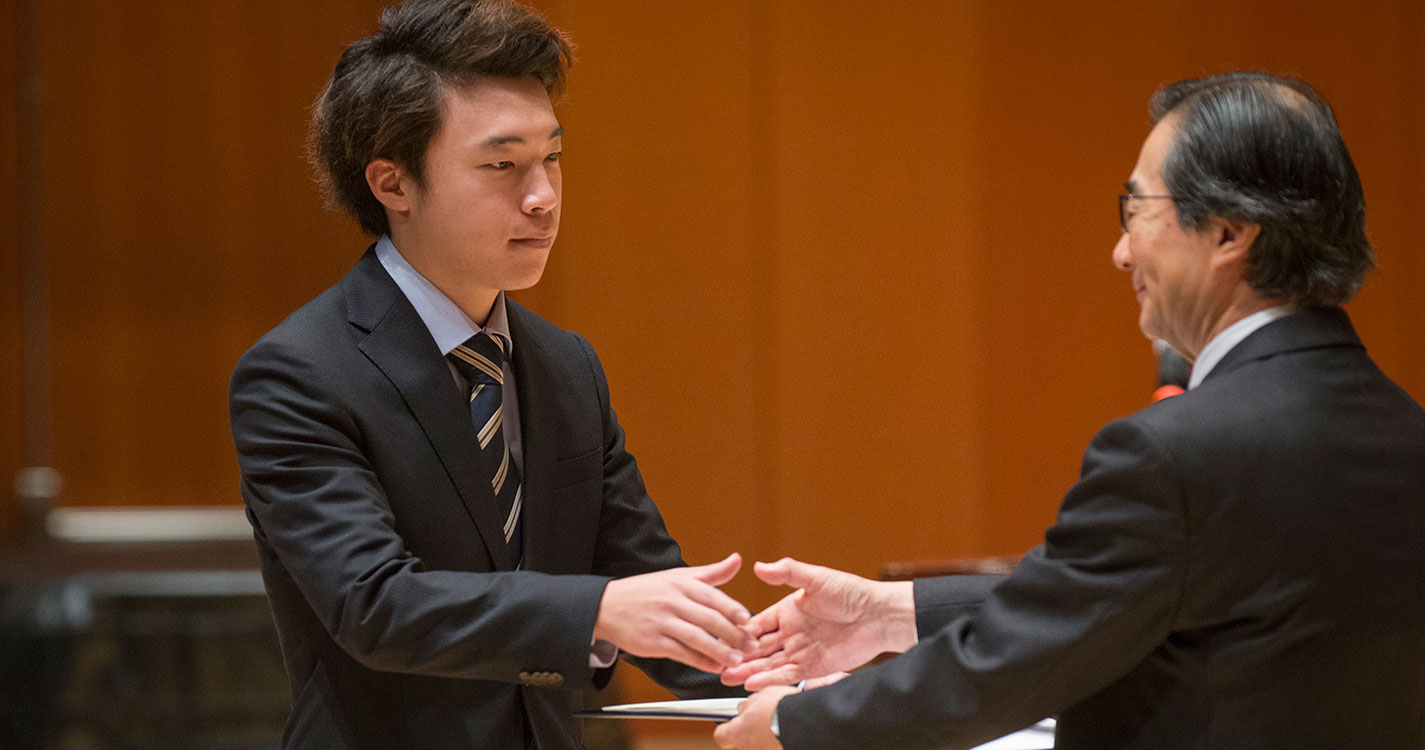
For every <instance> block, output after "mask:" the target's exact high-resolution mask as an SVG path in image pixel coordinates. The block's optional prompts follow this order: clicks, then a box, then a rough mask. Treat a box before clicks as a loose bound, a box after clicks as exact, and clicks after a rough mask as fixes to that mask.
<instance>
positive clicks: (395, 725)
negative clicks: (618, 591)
mask: <svg viewBox="0 0 1425 750" xmlns="http://www.w3.org/2000/svg"><path fill="white" fill-rule="evenodd" d="M508 313H509V322H510V332H511V336H512V338H513V339H514V341H515V346H514V360H513V362H512V367H513V370H514V374H515V378H516V383H517V386H518V393H519V398H520V420H521V430H522V440H523V445H524V473H523V491H524V506H523V507H524V510H523V519H524V529H525V541H524V565H523V569H522V570H518V571H515V570H512V569H511V564H510V559H509V554H508V550H507V547H506V545H505V541H504V537H503V535H502V531H501V528H502V520H503V519H502V518H501V514H500V512H499V510H498V509H497V505H496V500H495V497H494V495H493V494H492V492H491V490H490V484H489V481H488V480H487V479H485V478H484V477H482V476H480V475H479V474H478V469H477V466H476V463H475V460H474V456H475V455H476V447H475V446H476V437H475V433H474V428H473V427H472V425H471V422H470V417H469V411H468V407H467V406H466V404H465V399H464V398H463V397H462V394H460V393H459V391H458V388H457V386H456V385H455V382H454V380H453V379H452V377H451V374H450V372H449V369H448V368H447V366H446V363H445V361H444V360H443V358H442V357H441V355H440V352H439V351H438V350H437V348H436V345H435V342H434V341H433V340H432V338H431V336H430V333H429V331H428V330H427V329H426V327H425V325H424V324H423V323H422V321H421V319H420V317H419V315H418V314H417V313H416V311H415V308H413V307H412V306H411V304H410V303H409V302H408V301H407V300H406V298H405V296H404V295H402V294H401V292H400V289H399V288H398V287H397V286H396V284H395V282H393V281H392V280H391V278H390V276H389V275H387V273H386V271H385V269H384V268H382V266H381V264H380V262H379V261H378V260H377V259H376V257H375V254H374V253H373V252H371V251H368V252H367V253H366V255H365V256H364V257H363V258H362V259H361V260H360V262H358V263H357V265H356V266H355V268H353V269H352V270H351V272H350V273H348V274H347V275H346V277H345V278H343V279H342V281H341V282H340V283H339V284H337V285H336V286H334V287H332V288H331V289H329V290H327V291H326V292H325V293H323V294H322V295H321V296H320V297H318V298H317V299H315V300H313V301H312V302H311V303H309V304H307V305H306V306H304V307H303V308H302V309H300V310H298V311H297V312H295V313H294V314H293V315H292V316H291V317H289V318H288V319H287V320H285V321H284V322H283V323H282V324H281V325H279V326H278V327H277V328H275V329H274V330H272V331H271V332H270V333H268V334H267V335H266V336H264V337H263V338H262V339H261V340H260V341H259V342H258V343H257V344H256V345H255V346H254V347H253V348H252V349H251V350H250V351H249V352H247V354H245V355H244V356H243V358H242V360H241V361H240V362H239V363H238V365H237V369H236V370H235V372H234V373H233V380H232V390H231V394H230V409H231V417H232V427H233V438H234V441H235V442H236V445H237V453H238V462H239V465H240V467H241V469H242V493H243V498H244V500H245V502H246V504H247V508H248V516H249V518H250V519H251V521H252V524H253V527H254V533H255V536H256V538H257V543H258V547H259V550H260V553H261V561H262V572H263V578H264V580H265V581H266V584H267V590H268V595H269V597H270V600H271V603H272V610H273V615H274V617H275V619H276V623H277V629H278V633H279V635H280V638H281V642H282V650H283V656H284V659H285V661H286V664H287V670H288V674H289V676H290V679H291V683H292V695H293V711H292V715H291V717H290V719H289V721H288V725H287V730H286V733H285V738H284V741H283V745H284V747H289V748H322V749H323V750H325V749H327V748H358V747H359V748H381V749H382V750H390V749H392V748H421V749H422V750H425V749H427V748H457V747H460V748H475V747H478V748H482V749H484V748H499V749H504V748H509V749H511V750H516V749H518V750H523V745H524V743H525V742H527V741H528V738H527V737H526V738H525V739H523V740H522V739H521V737H523V736H524V735H526V734H528V733H529V731H530V730H532V732H533V734H534V736H535V737H536V738H537V740H538V746H539V747H540V748H545V749H546V750H548V749H551V748H574V747H579V745H580V743H579V740H578V736H579V731H578V723H577V720H576V719H574V718H573V717H572V716H571V709H572V708H574V707H576V706H577V704H578V698H579V696H578V693H577V692H575V691H576V690H577V689H592V688H593V687H596V686H598V687H602V686H603V684H604V683H606V682H607V680H608V678H609V674H608V671H609V670H599V671H598V673H596V671H595V670H593V669H591V668H590V667H589V650H590V643H591V642H592V634H593V627H594V619H595V615H596V613H597V611H598V606H599V600H600V597H601V596H602V594H603V589H604V585H605V584H606V583H607V582H608V581H609V579H610V578H611V577H620V576H626V575H631V574H635V573H642V572H647V571H652V570H657V569H662V568H668V567H673V566H677V565H681V564H683V562H682V559H681V556H680V553H679V549H678V546H677V544H676V543H674V541H673V540H672V538H670V537H669V535H668V532H667V530H666V529H665V527H664V524H663V521H662V518H661V517H660V516H659V514H658V511H657V509H656V508H655V507H654V505H653V502H652V501H651V500H650V499H649V497H648V495H647V493H646V492H645V490H644V486H643V480H642V479H641V478H640V476H639V473H638V468H637V466H636V465H635V463H634V459H633V456H631V455H630V454H629V453H628V452H627V451H626V450H625V449H624V436H623V430H622V429H621V428H620V427H619V425H618V422H617V421H616V419H615V417H614V413H613V411H612V410H611V409H610V408H609V395H608V386H607V383H606V382H605V380H604V373H603V369H602V368H601V367H600V365H599V361H598V359H597V357H596V356H595V355H594V351H593V349H592V348H590V346H589V344H588V343H587V342H586V341H584V339H583V338H581V337H580V336H578V335H577V334H574V333H570V332H567V331H563V330H560V329H558V328H556V327H554V326H553V325H550V324H549V323H547V322H546V321H544V320H542V319H541V318H539V317H538V316H536V315H534V314H533V313H531V312H530V311H528V310H526V309H525V308H523V307H521V306H519V305H518V304H515V303H514V302H513V301H510V302H509V303H508ZM634 661H640V660H634ZM640 667H641V668H644V670H645V671H648V672H649V673H650V674H652V675H653V676H654V678H655V679H657V680H659V681H660V682H661V683H663V684H664V685H665V686H666V687H668V688H670V689H672V690H673V691H674V692H675V693H679V694H680V695H685V696H692V695H708V694H725V693H726V692H727V688H724V687H722V686H721V685H719V684H718V683H717V681H716V678H714V677H712V676H710V675H707V674H705V673H702V672H695V671H694V670H690V669H686V668H683V667H680V666H678V665H675V664H672V663H669V662H664V661H660V660H649V661H640ZM526 716H527V718H526ZM526 722H527V724H526Z"/></svg>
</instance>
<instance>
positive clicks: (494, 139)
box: [480, 125, 564, 148]
mask: <svg viewBox="0 0 1425 750" xmlns="http://www.w3.org/2000/svg"><path fill="white" fill-rule="evenodd" d="M562 135H564V126H563V125H560V126H559V127H557V128H555V129H554V130H553V131H552V132H551V133H550V134H549V140H551V141H552V140H554V139H555V138H558V137H560V136H562ZM525 143H526V141H525V139H524V138H522V137H520V136H517V135H496V136H491V137H489V138H486V139H485V140H484V141H482V142H481V143H480V145H481V146H484V147H485V148H499V147H500V146H508V145H510V144H514V145H517V146H523V145H524V144H525Z"/></svg>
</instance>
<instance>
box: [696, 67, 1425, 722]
mask: <svg viewBox="0 0 1425 750" xmlns="http://www.w3.org/2000/svg"><path fill="white" fill-rule="evenodd" d="M1151 109H1152V114H1153V119H1154V122H1155V126H1154V127H1153V130H1152V132H1151V133H1149V135H1148V138H1147V140H1146V141H1145V142H1144V144H1143V148H1142V151H1141V153H1140V154H1139V158H1138V163H1137V165H1136V167H1135V168H1134V170H1133V173H1132V177H1131V179H1130V180H1129V181H1128V185H1127V188H1128V193H1127V194H1125V195H1123V196H1120V198H1119V211H1120V219H1121V222H1122V225H1123V234H1122V236H1121V237H1120V239H1119V241H1118V244H1117V245H1116V246H1115V247H1114V249H1113V262H1114V263H1115V264H1116V265H1117V266H1118V267H1119V268H1121V269H1122V270H1124V271H1126V272H1129V273H1131V278H1132V288H1133V291H1134V293H1135V294H1136V295H1137V298H1138V302H1139V305H1140V313H1139V324H1140V326H1141V328H1142V329H1143V332H1144V333H1146V334H1147V335H1149V336H1150V337H1154V338H1161V339H1164V340H1166V341H1167V342H1168V343H1169V344H1170V345H1171V346H1172V347H1173V348H1174V349H1175V350H1177V351H1178V352H1180V353H1182V354H1183V355H1184V356H1186V357H1187V358H1188V359H1190V360H1193V370H1192V375H1191V379H1190V381H1189V389H1188V391H1187V392H1186V393H1185V394H1183V395H1180V396H1176V397H1174V398H1170V399H1167V400H1165V401H1161V402H1159V403H1157V404H1154V405H1152V406H1150V407H1148V408H1147V409H1144V410H1143V411H1140V412H1139V413H1137V414H1134V415H1132V416H1130V417H1127V418H1124V419H1120V420H1117V421H1115V422H1113V423H1111V424H1109V425H1108V426H1106V427H1105V428H1104V429H1103V430H1102V431H1101V432H1100V433H1099V434H1098V435H1097V436H1096V437H1095V438H1094V440H1093V443H1092V444H1091V445H1090V446H1089V448H1088V451H1087V454H1086V455H1085V457H1084V463H1083V470H1082V474H1081V476H1080V479H1079V481H1078V483H1077V484H1076V485H1075V486H1074V487H1073V488H1072V489H1071V490H1070V491H1069V493H1068V495H1067V497H1065V499H1064V502H1063V505H1062V507H1061V508H1060V511H1059V518H1058V522H1057V523H1056V524H1055V525H1054V526H1053V527H1052V528H1050V529H1049V531H1048V534H1047V536H1046V538H1045V543H1044V544H1043V545H1042V546H1040V547H1038V548H1036V549H1035V550H1033V551H1031V552H1030V553H1029V554H1028V555H1027V556H1026V557H1025V558H1024V560H1023V562H1022V563H1021V564H1020V565H1019V567H1018V569H1017V570H1016V571H1015V572H1014V573H1013V574H1012V575H1010V576H1008V577H1007V578H1003V579H1002V580H994V579H986V578H980V577H973V576H969V577H964V578H944V579H926V580H918V581H914V582H904V583H875V582H872V581H867V580H865V579H861V578H858V577H856V576H852V575H850V574H847V573H842V572H838V571H833V570H830V569H827V568H819V567H816V566H811V565H806V564H804V563H799V562H796V561H794V560H782V561H780V562H777V563H773V564H771V565H767V566H763V565H761V564H759V567H758V575H759V576H760V577H762V578H763V579H764V580H767V581H768V582H770V583H773V584H778V585H782V584H785V585H790V586H795V587H797V588H799V589H800V590H799V591H798V592H796V593H794V594H793V595H791V596H790V597H788V598H786V599H784V600H783V601H782V602H780V603H778V604H777V605H774V606H773V607H771V608H769V609H768V610H767V611H765V612H763V613H762V614H759V615H758V616H757V618H755V620H754V623H753V628H752V630H753V632H756V633H758V634H759V635H760V636H761V640H762V646H763V648H764V652H765V653H764V656H762V657H761V658H759V659H755V660H752V661H750V662H748V663H746V664H744V665H742V666H740V667H738V668H734V669H732V670H730V671H729V672H728V673H727V674H726V675H725V677H726V679H727V680H728V681H730V682H740V681H742V680H744V679H746V680H747V685H748V686H749V687H751V688H754V689H757V688H764V687H766V689H765V690H763V691H762V692H761V693H758V694H757V695H755V696H754V697H753V698H752V699H751V700H749V701H748V702H747V703H746V704H744V705H743V709H744V711H743V714H742V715H741V716H740V717H739V718H738V719H737V720H735V721H733V722H730V723H728V724H725V725H723V726H722V727H720V728H718V730H717V731H716V733H715V736H716V739H717V741H718V744H719V745H721V746H722V747H726V748H732V747H737V748H745V749H747V750H763V749H764V748H777V747H783V746H785V747H787V748H796V749H797V750H801V749H803V748H807V749H810V748H815V749H816V750H838V749H840V748H847V749H848V750H849V749H850V748H864V747H895V748H903V749H913V748H966V747H971V746H973V745H975V744H978V743H981V742H984V741H985V740H988V739H990V738H992V737H996V736H999V735H1002V734H1005V733H1008V732H1011V731H1013V730H1017V729H1019V728H1021V727H1024V726H1026V725H1028V724H1030V723H1032V722H1034V721H1036V720H1038V719H1040V718H1042V717H1045V716H1055V715H1056V716H1058V733H1057V737H1056V740H1055V747H1057V748H1061V749H1067V750H1128V749H1130V748H1131V749H1135V750H1136V749H1142V750H1149V749H1150V748H1151V749H1152V750H1172V749H1173V748H1288V747H1289V748H1294V749H1298V750H1300V749H1303V748H1321V749H1322V750H1326V749H1328V748H1330V749H1333V750H1335V749H1339V748H1346V747H1361V748H1366V747H1401V748H1404V747H1421V746H1422V744H1425V635H1422V634H1425V597H1422V596H1421V595H1420V592H1421V591H1422V590H1425V555H1422V554H1421V550H1422V549H1425V411H1422V410H1421V408H1420V406H1419V405H1418V404H1417V403H1416V402H1415V401H1414V400H1412V399H1411V398H1410V396H1409V395H1407V394H1406V393H1405V392H1404V391H1402V390H1401V389H1400V388H1399V387H1398V386H1396V385H1395V384H1394V383H1392V382H1391V381H1390V380H1389V379H1387V378H1386V377H1385V375H1383V374H1382V373H1381V371H1380V370H1379V369H1378V368H1377V367H1376V365H1375V363H1374V362H1372V361H1371V358H1370V357H1369V356H1368V355H1367V354H1366V351H1365V348H1364V347H1363V346H1362V345H1361V341H1360V339H1359V338H1357V336H1356V333H1355V331H1354V330H1353V329H1352V326H1351V322H1350V319H1349V318H1348V317H1347V315H1346V312H1345V311H1344V310H1343V309H1341V307H1340V305H1341V304H1343V303H1345V302H1346V301H1348V300H1349V299H1351V298H1352V297H1353V296H1354V295H1355V294H1356V292H1357V290H1358V289H1359V288H1360V286H1361V282H1362V279H1363V278H1364V275H1365V272H1366V271H1367V270H1368V269H1369V268H1370V267H1371V265H1372V259H1371V249H1370V243H1369V242H1368V241H1367V240H1366V235H1365V200H1364V197H1363V194H1362V191H1361V182H1360V179H1359V178H1358V177H1357V174H1356V169H1355V166H1354V165H1353V164H1352V162H1351V158H1350V155H1349V154H1348V153H1347V151H1346V147H1345V144H1344V142H1343V141H1342V139H1341V135H1340V132H1339V131H1338V129H1337V126H1336V122H1335V118H1334V116H1333V115H1332V113H1331V109H1330V107H1328V106H1327V104H1326V102H1325V101H1323V100H1322V99H1321V97H1320V96H1319V95H1318V94H1317V93H1316V92H1315V91H1314V90H1312V89H1311V88H1310V87H1309V86H1307V85H1306V84H1304V83H1302V82H1300V81H1295V80H1289V79H1282V78H1277V77H1274V76H1269V75H1266V74H1261V73H1240V74H1229V75H1224V76H1216V77H1211V78H1204V79H1198V80H1190V81H1183V82H1180V83H1176V84H1173V85H1170V86H1167V87H1165V88H1163V89H1161V90H1160V91H1159V92H1158V93H1157V94H1156V95H1155V96H1154V97H1153V102H1152V106H1151ZM887 651H890V652H905V653H903V654H901V655H900V656H898V657H896V658H894V659H891V660H890V661H888V662H886V663H884V664H880V665H877V666H873V667H869V668H867V669H865V670H862V671H860V672H858V673H856V674H854V675H851V676H849V677H847V678H845V679H843V680H840V681H838V682H835V683H834V684H831V685H829V686H827V687H824V688H818V689H813V690H807V691H805V692H803V693H800V694H796V693H795V692H794V691H793V690H792V689H790V688H787V687H767V686H771V685H778V684H790V683H791V682H795V681H796V680H799V679H802V678H805V677H816V676H818V675H827V674H829V673H834V672H835V671H836V670H845V669H850V668H852V667H855V666H857V665H859V664H862V663H864V662H865V661H867V660H868V659H870V658H871V657H873V656H875V655H876V654H879V653H882V652H887ZM777 735H780V739H779V738H778V736H777Z"/></svg>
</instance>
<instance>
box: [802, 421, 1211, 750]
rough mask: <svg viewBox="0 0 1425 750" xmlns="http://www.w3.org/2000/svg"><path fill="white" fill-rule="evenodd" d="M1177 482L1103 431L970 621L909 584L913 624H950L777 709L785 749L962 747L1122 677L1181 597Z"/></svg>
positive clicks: (936, 588) (1129, 427) (1140, 450)
mask: <svg viewBox="0 0 1425 750" xmlns="http://www.w3.org/2000/svg"><path fill="white" fill-rule="evenodd" d="M1176 477H1177V473H1176V471H1175V467H1174V462H1173V459H1172V457H1171V456H1170V455H1169V454H1168V453H1167V451H1166V450H1164V448H1163V447H1162V445H1161V444H1160V443H1159V441H1158V440H1157V439H1156V438H1155V437H1154V436H1153V434H1151V433H1150V432H1149V431H1148V429H1147V428H1146V427H1144V426H1142V425H1141V424H1140V423H1138V422H1135V421H1133V420H1132V419H1131V418H1130V419H1125V420H1119V421H1117V422H1114V423H1111V424H1109V425H1108V426H1106V427H1105V428H1104V429H1103V430H1102V431H1101V432H1100V433H1099V434H1098V435H1097V436H1096V437H1095V439H1094V441H1093V443H1092V444H1091V445H1090V446H1089V449H1088V451H1087V453H1086V454H1085V457H1084V466H1083V470H1082V473H1081V477H1080V480H1079V482H1078V483H1077V484H1076V485H1075V486H1074V487H1073V488H1072V489H1071V490H1070V491H1069V494H1068V496H1067V497H1066V498H1065V500H1064V503H1063V506H1062V508H1061V509H1060V514H1059V520H1058V522H1057V523H1056V524H1055V526H1054V527H1052V528H1051V529H1050V530H1049V532H1048V534H1047V536H1046V540H1045V544H1044V545H1043V546H1041V547H1039V548H1037V549H1035V550H1034V551H1032V552H1031V553H1030V554H1029V555H1028V556H1027V557H1026V558H1025V559H1024V560H1023V561H1022V562H1021V563H1020V566H1019V568H1018V569H1017V570H1016V571H1015V573H1014V574H1013V575H1011V576H1009V577H1008V578H1006V579H1005V580H1004V581H1003V582H1001V583H1000V584H999V585H998V586H997V587H995V588H994V589H993V591H991V592H990V593H989V595H988V597H987V598H986V599H985V602H984V604H983V605H982V607H981V608H980V609H979V611H978V612H976V613H974V614H973V615H970V616H967V617H959V618H958V619H953V620H952V618H953V617H954V616H955V612H954V611H953V610H954V609H955V607H954V606H944V605H947V604H954V601H953V599H954V597H955V596H958V594H957V593H956V590H955V589H956V586H955V585H941V584H935V583H930V584H928V585H918V586H917V588H916V596H917V610H918V615H919V617H918V623H923V624H927V625H933V624H936V623H942V622H945V621H947V620H948V621H949V623H948V625H946V626H944V627H942V628H941V629H939V630H938V631H936V632H931V633H927V632H924V631H922V632H921V633H920V642H919V643H918V644H917V645H916V646H915V647H914V648H912V649H911V650H910V651H908V652H906V653H905V654H903V655H901V656H900V657H898V658H896V659H892V660H891V661H889V662H886V663H884V664H881V665H878V666H875V667H871V668H869V669H865V670H862V671H861V672H858V673H856V674H854V675H852V676H851V677H849V678H847V679H845V680H842V681H841V682H839V683H837V684H834V685H831V686H828V687H826V688H822V689H819V690H812V691H807V692H805V693H802V694H799V695H792V696H788V697H787V698H786V699H784V700H783V701H782V703H781V705H780V707H779V709H778V717H779V721H780V729H781V735H782V742H783V744H784V746H785V747H787V748H788V749H789V750H801V749H803V748H818V750H826V749H830V750H835V749H836V748H861V747H892V746H893V747H897V748H932V747H933V748H948V747H971V746H973V745H975V744H978V743H980V742H984V741H986V740H988V739H991V738H993V737H997V736H1000V735H1003V734H1006V733H1009V732H1012V731H1015V730H1017V729H1020V728H1022V727H1024V726H1027V725H1029V724H1031V723H1033V722H1034V721H1037V720H1039V719H1041V718H1043V717H1045V716H1049V715H1053V714H1055V713H1057V712H1058V711H1059V710H1061V709H1062V708H1064V707H1065V706H1067V705H1070V704H1071V703H1073V702H1075V701H1077V700H1079V699H1081V698H1082V697H1084V696H1087V695H1091V694H1093V693H1095V692H1097V691H1098V690H1100V689H1102V688H1103V687H1104V686H1106V685H1108V684H1110V683H1111V682H1112V681H1113V680H1114V679H1116V678H1118V677H1119V676H1121V675H1122V674H1124V673H1126V672H1127V671H1129V670H1130V669H1131V668H1132V667H1133V665H1135V664H1137V663H1139V662H1140V661H1141V660H1142V659H1143V658H1144V657H1145V656H1146V655H1147V654H1148V653H1150V652H1151V651H1152V650H1153V649H1154V648H1155V647H1156V646H1157V645H1158V644H1160V643H1161V642H1162V640H1163V638H1164V637H1165V636H1166V634H1167V632H1168V630H1169V626H1170V623H1171V622H1172V619H1173V617H1174V615H1175V611H1176V609H1177V606H1178V603H1179V601H1180V600H1181V591H1182V585H1183V579H1184V574H1185V570H1184V569H1185V560H1186V546H1187V533H1186V528H1185V521H1184V518H1185V516H1184V510H1183V492H1182V488H1181V487H1180V485H1179V483H1178V481H1177V478H1176ZM947 597H948V598H947ZM922 599H924V601H922ZM937 599H939V600H938V601H937ZM937 610H940V611H942V614H943V616H941V615H936V614H934V612H935V611H937Z"/></svg>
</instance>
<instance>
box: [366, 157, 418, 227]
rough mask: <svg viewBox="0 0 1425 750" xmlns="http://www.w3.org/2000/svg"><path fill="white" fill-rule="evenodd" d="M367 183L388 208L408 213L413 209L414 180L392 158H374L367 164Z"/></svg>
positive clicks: (373, 193) (372, 192) (377, 198)
mask: <svg viewBox="0 0 1425 750" xmlns="http://www.w3.org/2000/svg"><path fill="white" fill-rule="evenodd" d="M366 184H367V185H368V186H369V187H370V188H371V194H372V195H374V196H376V200H378V201H381V205H383V206H385V207H386V208H387V210H390V211H394V212H396V213H401V214H403V213H406V212H407V211H410V210H411V188H412V181H411V179H410V175H408V174H406V170H404V169H402V168H401V166H400V165H399V164H397V163H396V162H394V161H391V160H390V159H386V158H379V159H372V160H371V161H370V163H368V164H367V165H366Z"/></svg>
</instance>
